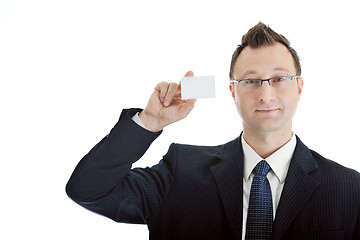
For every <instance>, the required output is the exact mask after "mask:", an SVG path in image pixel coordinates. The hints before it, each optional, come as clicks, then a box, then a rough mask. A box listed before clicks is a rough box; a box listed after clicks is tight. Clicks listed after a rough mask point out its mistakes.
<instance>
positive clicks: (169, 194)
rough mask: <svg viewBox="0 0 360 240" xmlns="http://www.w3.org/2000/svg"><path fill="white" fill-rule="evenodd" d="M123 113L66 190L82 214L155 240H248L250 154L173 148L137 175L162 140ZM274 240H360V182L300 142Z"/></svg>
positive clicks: (237, 144) (230, 148)
mask: <svg viewBox="0 0 360 240" xmlns="http://www.w3.org/2000/svg"><path fill="white" fill-rule="evenodd" d="M137 111H139V109H129V110H124V111H123V112H122V114H121V116H120V119H119V122H118V123H117V124H116V125H115V127H114V128H113V129H112V130H111V132H110V134H109V135H108V136H106V137H105V138H104V139H103V140H102V141H101V142H99V143H98V144H97V145H96V146H95V147H94V148H93V149H92V150H91V151H90V152H89V153H88V154H87V155H86V156H85V157H84V158H83V159H82V160H81V161H80V163H79V164H78V166H77V167H76V169H75V170H74V173H73V174H72V176H71V178H70V180H69V182H68V183H67V186H66V191H67V194H68V195H69V197H70V198H72V199H73V200H74V201H75V202H77V203H78V204H80V205H81V206H83V207H85V208H87V209H89V210H91V211H94V212H97V213H99V214H102V215H104V216H107V217H109V218H111V219H113V220H115V221H118V222H127V223H143V224H147V225H148V228H149V231H150V239H241V232H242V214H243V206H242V203H243V200H242V198H243V151H242V146H241V141H240V139H239V138H237V139H235V140H234V141H231V142H229V143H226V144H224V145H220V146H212V147H205V146H191V145H182V144H172V145H171V146H170V148H169V151H168V153H167V154H166V155H165V156H164V157H163V159H162V160H161V161H160V163H159V164H157V165H155V166H153V167H151V168H145V169H133V170H130V169H131V165H132V163H133V162H135V161H137V160H138V159H139V158H140V157H141V156H142V155H143V154H144V153H145V151H146V150H147V149H148V147H149V146H150V144H151V143H152V141H154V139H155V138H156V137H157V136H158V135H159V134H160V133H151V132H148V131H146V130H144V129H143V128H141V127H139V126H138V125H137V124H136V123H134V122H133V121H132V120H131V117H132V116H133V115H134V114H135V113H136V112H137ZM272 239H327V240H329V239H360V174H359V173H358V172H356V171H354V170H351V169H347V168H344V167H342V166H340V165H338V164H336V163H335V162H332V161H330V160H327V159H325V158H324V157H322V156H320V155H319V154H317V153H316V152H314V151H311V150H309V149H308V148H307V147H306V146H305V145H304V144H303V143H302V142H301V141H300V139H299V138H297V145H296V148H295V152H294V156H293V158H292V160H291V163H290V167H289V171H288V174H287V177H286V181H285V185H284V189H283V192H282V195H281V199H280V203H279V206H278V210H277V213H276V219H275V223H274V229H273V236H272Z"/></svg>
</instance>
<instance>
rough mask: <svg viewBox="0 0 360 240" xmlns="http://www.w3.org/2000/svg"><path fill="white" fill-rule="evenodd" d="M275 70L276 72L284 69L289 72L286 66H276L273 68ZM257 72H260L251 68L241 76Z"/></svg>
mask: <svg viewBox="0 0 360 240" xmlns="http://www.w3.org/2000/svg"><path fill="white" fill-rule="evenodd" d="M273 71H274V72H277V71H284V72H286V73H287V74H289V70H288V69H286V68H283V67H275V68H274V69H273ZM257 73H258V72H257V71H255V70H252V69H250V70H247V71H245V72H244V73H243V74H242V75H241V76H242V78H244V77H245V76H247V75H254V74H257Z"/></svg>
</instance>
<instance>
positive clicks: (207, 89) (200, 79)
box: [181, 76, 215, 99]
mask: <svg viewBox="0 0 360 240" xmlns="http://www.w3.org/2000/svg"><path fill="white" fill-rule="evenodd" d="M214 97H215V76H197V77H183V78H182V79H181V99H193V98H196V99H198V98H214Z"/></svg>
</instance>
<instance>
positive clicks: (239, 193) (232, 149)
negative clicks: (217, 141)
mask: <svg viewBox="0 0 360 240" xmlns="http://www.w3.org/2000/svg"><path fill="white" fill-rule="evenodd" d="M218 158H220V159H221V161H220V163H218V164H216V165H215V166H213V167H211V170H212V172H213V175H214V177H215V180H216V183H217V186H218V189H219V193H220V195H221V199H222V202H223V204H224V208H225V212H226V215H227V218H228V220H229V223H230V225H231V228H232V231H233V234H234V236H235V238H236V239H240V238H241V234H242V219H243V172H244V163H243V150H242V146H241V142H240V138H236V139H235V140H234V141H232V142H230V143H228V144H226V145H225V146H224V149H223V151H222V152H221V153H220V154H219V155H218Z"/></svg>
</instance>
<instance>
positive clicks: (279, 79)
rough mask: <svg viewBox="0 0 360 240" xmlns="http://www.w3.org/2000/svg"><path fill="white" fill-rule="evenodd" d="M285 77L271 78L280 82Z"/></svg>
mask: <svg viewBox="0 0 360 240" xmlns="http://www.w3.org/2000/svg"><path fill="white" fill-rule="evenodd" d="M285 80H286V78H285V77H276V78H273V80H272V81H273V82H282V81H285Z"/></svg>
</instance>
